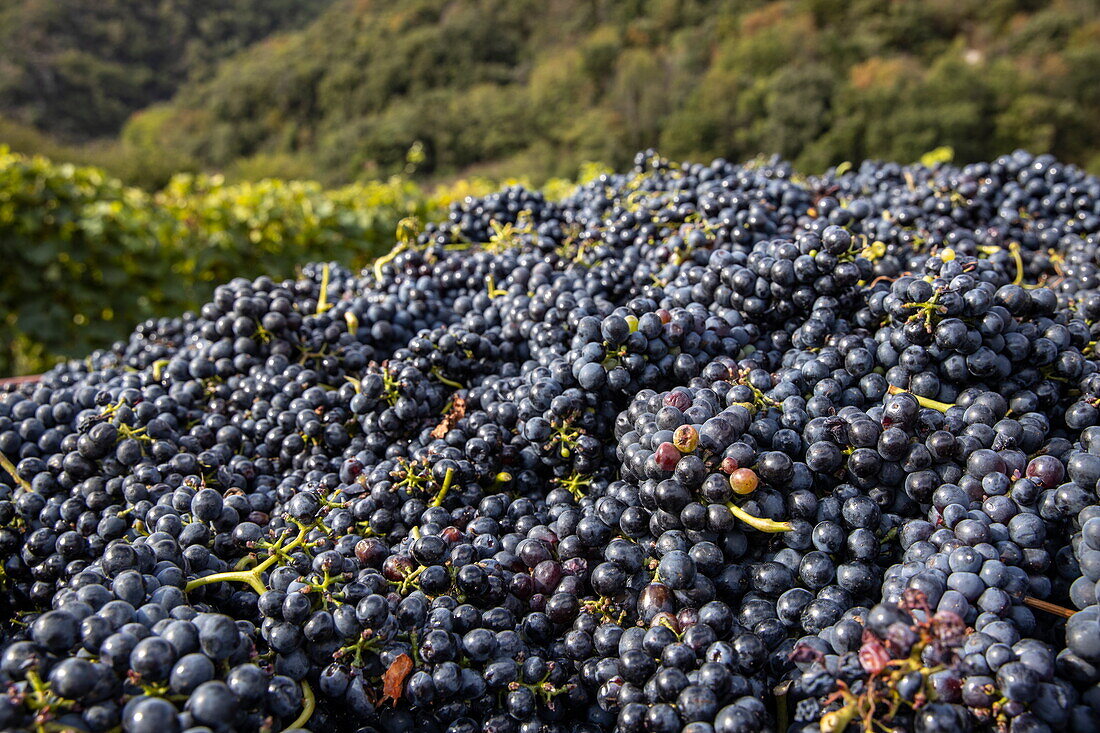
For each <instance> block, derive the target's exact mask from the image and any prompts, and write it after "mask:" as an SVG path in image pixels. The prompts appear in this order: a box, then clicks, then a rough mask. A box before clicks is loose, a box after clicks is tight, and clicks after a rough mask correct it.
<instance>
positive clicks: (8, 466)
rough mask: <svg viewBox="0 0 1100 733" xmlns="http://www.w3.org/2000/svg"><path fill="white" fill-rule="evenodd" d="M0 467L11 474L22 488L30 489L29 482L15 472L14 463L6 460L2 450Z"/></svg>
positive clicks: (0, 452)
mask: <svg viewBox="0 0 1100 733" xmlns="http://www.w3.org/2000/svg"><path fill="white" fill-rule="evenodd" d="M0 467H2V468H3V469H4V470H5V471H7V472H8V473H10V474H11V477H12V479H13V480H14V481H15V483H17V484H18V485H19V486H20V487H22V488H23V489H25V490H27V491H30V490H31V484H30V482H29V481H27V479H25V478H23V477H22V476H20V475H19V474H18V473H16V472H15V464H14V463H12V462H11V461H9V460H8V457H7V456H6V455H4V453H3V451H0Z"/></svg>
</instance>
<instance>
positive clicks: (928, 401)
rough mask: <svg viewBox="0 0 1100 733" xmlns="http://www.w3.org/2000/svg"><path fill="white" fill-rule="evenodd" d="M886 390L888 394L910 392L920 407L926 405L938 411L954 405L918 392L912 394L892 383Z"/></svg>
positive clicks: (943, 410)
mask: <svg viewBox="0 0 1100 733" xmlns="http://www.w3.org/2000/svg"><path fill="white" fill-rule="evenodd" d="M886 391H887V392H889V393H890V394H911V395H913V397H915V398H916V400H917V403H918V404H919V405H920V406H921V407H928V408H931V409H933V410H939V411H940V412H947V411H948V410H950V409H951V408H952V407H954V405H950V404H948V403H946V402H938V401H936V400H931V399H928V398H927V397H921V396H920V395H918V394H913V393H912V392H910V391H909V390H907V389H902V388H901V387H895V386H894V385H890V386H889V387H888V388H887V389H886Z"/></svg>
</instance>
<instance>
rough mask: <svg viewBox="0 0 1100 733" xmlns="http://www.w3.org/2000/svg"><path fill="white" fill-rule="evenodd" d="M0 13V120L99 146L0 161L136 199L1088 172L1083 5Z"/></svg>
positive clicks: (1099, 128) (414, 1)
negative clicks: (667, 180) (280, 191)
mask: <svg viewBox="0 0 1100 733" xmlns="http://www.w3.org/2000/svg"><path fill="white" fill-rule="evenodd" d="M0 13H2V16H0V27H2V28H3V29H4V30H3V31H2V34H3V35H2V42H0V117H3V118H6V119H8V120H14V121H16V122H21V123H25V124H29V125H33V126H34V127H36V128H38V130H43V131H46V132H48V133H52V134H54V135H58V134H60V135H61V137H62V139H63V140H65V139H67V140H68V141H70V142H71V141H73V140H74V139H84V140H87V139H90V138H99V140H98V141H97V143H96V145H98V146H100V147H98V148H92V149H91V150H92V151H93V152H94V155H88V154H82V153H81V152H80V151H76V152H74V153H73V154H72V155H69V153H68V151H61V153H60V154H59V152H58V151H57V150H56V149H53V148H51V146H50V145H48V144H47V142H46V141H43V140H41V139H38V138H35V137H34V135H31V134H30V133H29V131H28V130H26V129H16V128H14V127H12V126H11V125H10V124H9V127H8V129H7V133H8V134H7V135H5V128H4V127H3V126H0V142H2V141H6V142H9V143H10V144H12V145H13V147H14V148H15V149H17V150H21V151H23V152H46V153H47V154H50V155H52V156H53V157H55V158H57V157H61V158H65V157H75V158H77V159H80V160H81V161H82V162H91V163H95V164H97V165H103V166H105V167H106V168H107V169H108V170H111V172H113V173H115V174H116V175H119V176H121V177H122V178H124V179H127V180H130V181H135V182H138V183H141V184H144V185H149V182H150V181H152V182H153V184H154V185H161V184H163V182H164V180H166V176H167V175H169V174H168V173H166V171H169V170H172V171H174V170H179V169H184V170H195V171H198V170H218V171H223V172H226V173H228V174H229V175H230V176H232V177H234V178H237V179H254V178H259V177H263V176H267V175H277V176H282V177H294V178H303V177H304V178H317V179H320V180H322V181H324V182H326V183H329V184H338V183H343V182H347V181H350V180H357V179H369V178H375V177H379V176H385V175H388V174H391V173H395V172H408V171H407V166H408V161H407V153H408V151H409V149H410V148H411V147H412V146H413V145H414V143H419V144H420V146H422V147H421V148H420V149H421V150H422V153H423V159H422V160H420V161H419V162H418V165H417V166H416V170H417V173H418V174H421V175H427V176H434V177H448V176H452V175H455V174H457V173H466V172H469V171H473V172H476V173H484V174H488V175H500V174H502V173H503V174H507V175H517V174H518V175H527V176H530V177H532V178H533V179H535V180H539V179H541V178H543V177H546V176H550V175H573V174H574V173H575V172H576V170H577V166H578V164H579V163H580V162H582V161H585V160H598V161H603V162H605V163H609V164H612V165H616V166H620V167H621V166H622V165H623V164H625V163H626V162H628V160H629V158H630V156H631V155H632V154H633V153H634V151H636V150H638V149H640V148H643V147H647V146H656V147H659V148H660V149H661V150H662V152H664V153H665V154H668V155H672V156H675V157H688V156H694V157H702V158H706V157H713V156H725V157H727V158H730V159H733V160H737V159H744V158H747V157H752V156H755V155H757V154H759V153H779V154H780V155H782V156H784V157H787V158H789V159H792V160H793V161H794V162H795V163H796V164H797V165H798V166H799V167H800V168H801V169H802V170H807V171H818V170H822V169H824V168H825V167H827V166H828V165H830V164H836V163H839V162H842V161H844V160H858V159H862V158H867V157H877V158H889V159H894V160H913V159H915V158H917V157H919V155H920V154H922V153H923V152H925V151H927V150H929V149H932V148H934V147H938V146H941V145H948V146H951V147H953V148H954V150H955V152H956V159H957V160H960V161H967V160H975V159H988V158H992V157H994V156H996V155H997V154H999V153H1002V152H1005V151H1009V150H1012V149H1014V148H1017V147H1024V148H1027V149H1029V150H1032V151H1034V152H1036V153H1039V152H1053V153H1055V154H1056V155H1058V156H1059V157H1060V158H1061V159H1063V160H1066V161H1069V162H1074V163H1079V164H1082V165H1085V166H1087V167H1089V168H1090V169H1092V170H1100V142H1098V141H1100V86H1098V85H1097V84H1096V83H1095V80H1096V69H1097V68H1100V5H1098V4H1097V3H1095V2H1092V1H1091V0H1054V1H1053V2H1051V1H1041V0H891V1H890V2H881V1H880V0H780V1H778V2H763V1H761V0H739V1H738V2H714V1H711V0H632V1H629V2H612V1H611V0H552V1H550V2H547V1H544V0H405V1H403V2H400V3H389V2H374V1H371V0H334V1H330V2H327V1H326V0H310V2H306V3H299V2H292V1H291V0H274V1H272V0H269V1H268V2H264V3H258V2H256V1H255V0H234V2H232V3H228V4H226V3H213V2H210V0H186V1H181V2H168V1H166V0H158V2H153V3H142V4H137V5H134V6H133V7H130V5H129V4H124V3H121V2H118V0H108V1H107V2H100V1H98V0H97V1H96V2H92V1H91V0H64V1H63V2H44V1H42V0H0ZM279 29H283V30H282V32H278V33H273V31H276V30H279ZM239 49H243V50H240V51H239V53H235V54H233V55H230V54H231V52H234V51H237V50H239ZM169 97H170V99H169ZM165 99H167V101H163V102H160V103H156V104H154V103H155V102H157V101H158V100H165ZM135 110H139V111H137V112H136V114H134V115H133V116H132V117H129V121H128V122H127V123H126V125H125V127H124V129H123V131H122V133H121V141H120V142H118V141H117V140H116V142H115V143H113V144H109V145H108V144H106V143H105V142H104V141H103V137H104V136H111V135H113V134H114V133H116V131H117V130H118V129H119V127H120V125H122V123H123V121H124V120H126V119H127V118H128V116H129V115H130V114H131V112H134V111H135ZM5 137H6V138H7V139H6V140H5V139H4V138H5ZM105 145H106V147H104V146H105ZM150 167H153V168H152V169H151V168H150Z"/></svg>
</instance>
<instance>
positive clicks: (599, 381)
mask: <svg viewBox="0 0 1100 733" xmlns="http://www.w3.org/2000/svg"><path fill="white" fill-rule="evenodd" d="M1098 239H1100V180H1098V179H1096V178H1093V177H1089V176H1086V175H1085V174H1083V173H1082V172H1081V171H1080V170H1078V169H1076V168H1074V167H1073V166H1068V165H1063V164H1061V163H1059V162H1057V161H1056V160H1054V159H1052V158H1050V157H1049V156H1038V157H1033V156H1031V155H1028V154H1026V153H1022V152H1020V153H1014V154H1013V155H1011V156H1005V157H1002V158H999V159H998V160H996V161H994V162H991V163H978V164H972V165H967V166H965V167H953V166H949V165H937V166H934V167H931V168H929V167H924V166H919V165H918V166H901V165H896V164H891V163H875V162H866V163H862V164H860V165H858V166H856V167H854V168H848V169H847V170H834V171H831V172H830V173H828V174H827V175H825V176H822V177H820V178H805V177H802V176H799V175H797V174H796V173H794V172H793V171H792V170H791V169H790V167H789V166H787V165H786V164H784V163H782V162H780V161H771V162H767V163H755V164H752V165H744V166H738V165H733V164H731V163H729V162H727V161H724V160H716V161H714V162H712V163H709V164H694V163H692V164H688V163H684V164H676V163H673V162H670V161H667V160H664V159H662V158H660V157H659V156H657V155H656V154H655V153H653V152H652V151H647V152H645V153H641V154H639V155H638V157H637V159H636V161H635V166H634V169H633V170H631V171H630V172H628V173H625V174H621V175H608V176H603V177H600V178H599V179H597V180H595V181H593V182H591V183H589V184H587V185H584V186H582V187H580V188H579V189H577V190H576V191H575V193H573V194H571V195H570V196H569V197H567V198H565V199H564V200H561V201H551V200H547V199H546V198H545V197H544V196H542V195H541V194H540V193H539V192H537V191H531V190H526V189H522V188H508V189H505V190H502V191H500V192H498V193H494V194H492V195H489V196H486V197H484V198H479V199H468V200H466V201H465V202H464V203H462V204H461V205H457V206H455V207H454V208H453V209H452V211H451V212H450V217H449V219H448V220H446V221H444V222H442V223H433V224H427V225H425V226H420V225H419V224H418V223H417V222H415V221H409V220H406V221H405V222H403V223H402V226H401V227H400V228H399V230H398V235H397V244H396V246H395V247H394V249H393V251H392V252H391V253H390V254H389V255H387V256H385V257H383V258H382V259H381V260H379V261H378V262H376V263H375V264H374V265H373V266H372V267H370V268H368V269H367V270H365V271H363V272H361V273H352V272H349V271H347V270H345V269H343V268H340V267H338V266H336V265H321V264H313V265H307V266H305V267H304V268H303V270H302V274H301V277H300V278H299V279H298V280H296V281H287V282H282V283H279V282H273V281H272V280H271V279H269V278H263V277H261V278H259V279H257V280H254V281H248V280H244V279H236V280H233V281H231V282H229V283H227V284H225V285H222V286H220V287H219V288H218V289H217V290H216V292H215V294H214V296H213V300H212V301H211V302H210V303H207V304H206V305H205V306H203V307H202V309H201V310H200V311H199V312H198V313H189V314H185V315H184V316H182V317H180V318H173V319H161V320H155V321H150V322H147V323H144V324H142V325H141V326H139V327H138V328H137V329H136V330H135V331H134V333H133V335H132V336H131V337H130V339H129V340H128V341H126V342H124V343H118V344H116V345H115V346H114V347H113V348H111V349H110V350H107V351H102V352H98V353H95V354H93V355H92V356H91V357H90V358H88V359H86V360H84V361H76V362H72V363H68V364H64V365H62V366H59V367H57V368H55V369H53V370H52V371H50V372H49V373H47V374H46V375H44V376H43V378H42V379H41V381H40V382H38V383H37V384H23V385H21V386H19V387H15V388H9V390H8V391H6V392H4V393H0V465H2V466H3V472H0V478H2V479H3V482H2V483H0V560H2V566H0V567H2V573H0V730H5V731H6V730H30V731H42V732H45V731H61V730H66V731H94V732H100V731H117V730H121V731H124V732H125V733H174V732H175V731H196V732H197V731H271V732H276V731H284V730H302V729H310V730H315V731H327V730H332V731H362V732H363V733H375V732H385V733H396V732H398V731H422V732H423V733H435V732H437V733H444V732H446V733H480V732H481V731H491V732H493V733H566V732H571V731H576V732H577V733H582V732H583V733H596V732H598V731H612V730H616V731H622V732H623V733H672V732H674V731H683V732H684V733H740V732H742V731H745V732H748V731H765V730H767V731H780V732H781V733H786V732H787V731H797V732H803V731H806V732H808V731H822V732H823V733H835V732H839V731H843V730H851V731H868V732H871V731H914V732H919V733H933V732H936V733H938V732H940V731H943V732H945V733H946V732H948V731H963V730H973V731H980V730H997V731H1010V732H1013V733H1022V732H1024V731H1026V732H1028V733H1031V732H1040V731H1074V732H1076V731H1097V730H1100V607H1098V605H1097V600H1098V597H1100V584H1098V583H1100V499H1098V496H1097V490H1098V483H1100V356H1098V355H1097V353H1096V340H1097V333H1100V241H1098Z"/></svg>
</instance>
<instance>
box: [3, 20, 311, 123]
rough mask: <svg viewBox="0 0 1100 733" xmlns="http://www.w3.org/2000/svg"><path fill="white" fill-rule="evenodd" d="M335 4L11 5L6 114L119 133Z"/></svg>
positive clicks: (5, 71) (6, 41) (5, 31)
mask: <svg viewBox="0 0 1100 733" xmlns="http://www.w3.org/2000/svg"><path fill="white" fill-rule="evenodd" d="M329 2H330V0H307V1H306V2H301V0H229V2H226V1H225V0H145V1H144V2H122V1H121V0H6V1H5V2H4V3H2V4H0V111H2V112H3V114H5V116H7V117H9V118H11V119H13V120H15V121H18V122H22V123H25V124H30V125H33V126H35V127H36V128H38V129H40V130H45V131H48V132H51V133H55V134H60V135H62V136H64V137H69V138H74V139H80V140H87V139H90V138H96V137H101V136H105V135H112V134H114V133H116V132H118V130H119V128H120V127H121V126H122V123H123V122H125V121H126V119H127V118H128V117H129V116H130V114H131V113H133V112H134V111H136V110H138V109H141V108H143V107H146V106H148V105H149V104H150V103H152V102H155V101H158V100H162V99H166V98H168V97H169V96H171V95H172V94H173V93H174V92H175V91H176V89H177V88H178V86H179V85H180V84H181V83H183V82H184V81H186V80H187V79H189V78H191V79H199V78H202V77H203V76H205V75H207V74H208V73H209V71H210V69H212V68H213V66H214V64H215V63H216V62H217V61H219V60H221V59H223V58H226V57H227V56H230V55H232V54H234V53H236V52H237V51H240V50H241V49H243V48H245V47H247V46H249V45H250V44H252V43H254V42H256V41H257V40H259V39H261V38H264V37H266V36H269V35H270V34H271V33H273V32H275V31H277V30H280V29H285V28H293V27H295V26H298V25H301V24H302V23H303V22H305V21H307V20H311V19H312V18H314V17H315V16H316V15H317V13H318V12H319V11H320V10H321V9H322V8H324V7H325V6H326V5H327V4H328V3H329Z"/></svg>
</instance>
